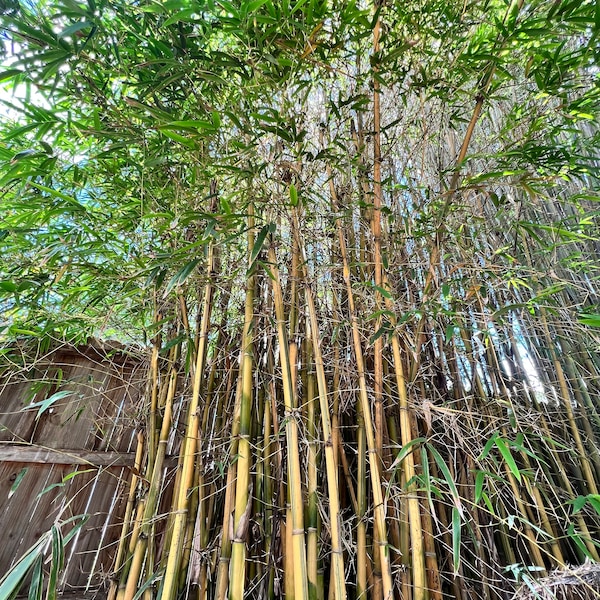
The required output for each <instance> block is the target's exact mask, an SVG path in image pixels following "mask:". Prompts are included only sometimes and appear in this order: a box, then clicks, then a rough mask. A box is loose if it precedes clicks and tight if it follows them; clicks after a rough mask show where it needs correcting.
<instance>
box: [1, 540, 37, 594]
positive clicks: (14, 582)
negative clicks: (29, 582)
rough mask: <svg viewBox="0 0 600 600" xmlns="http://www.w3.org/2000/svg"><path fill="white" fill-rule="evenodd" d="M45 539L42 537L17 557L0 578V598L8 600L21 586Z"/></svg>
mask: <svg viewBox="0 0 600 600" xmlns="http://www.w3.org/2000/svg"><path fill="white" fill-rule="evenodd" d="M45 542H46V540H45V539H44V538H43V539H42V540H40V541H39V542H38V543H37V544H35V546H33V547H32V548H31V549H30V550H28V551H27V553H26V554H25V555H24V556H23V557H22V558H21V559H19V561H18V562H17V563H16V565H15V566H14V567H11V569H10V570H9V571H8V573H6V574H5V575H4V577H2V579H1V580H0V600H10V599H11V598H13V597H14V596H15V595H16V594H17V592H18V591H19V590H20V588H21V584H22V582H23V580H24V579H25V577H27V575H28V573H29V571H30V570H31V569H32V568H33V567H34V565H35V564H36V561H37V560H39V556H40V555H41V553H42V549H43V547H44V544H45Z"/></svg>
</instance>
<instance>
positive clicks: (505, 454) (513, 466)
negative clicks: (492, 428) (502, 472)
mask: <svg viewBox="0 0 600 600" xmlns="http://www.w3.org/2000/svg"><path fill="white" fill-rule="evenodd" d="M496 447H497V448H498V450H499V451H500V454H501V455H502V458H504V460H505V462H506V464H507V465H508V468H509V469H510V471H511V473H512V474H513V475H514V476H515V477H516V479H517V481H518V482H519V483H521V471H520V470H519V467H518V466H517V463H516V462H515V459H514V457H513V455H512V453H511V451H510V448H509V447H508V445H507V443H506V441H505V440H504V439H503V438H501V437H500V436H498V437H496Z"/></svg>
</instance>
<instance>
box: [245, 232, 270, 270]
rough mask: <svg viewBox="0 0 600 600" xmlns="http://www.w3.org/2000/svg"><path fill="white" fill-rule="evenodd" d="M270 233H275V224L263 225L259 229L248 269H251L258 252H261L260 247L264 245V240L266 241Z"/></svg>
mask: <svg viewBox="0 0 600 600" xmlns="http://www.w3.org/2000/svg"><path fill="white" fill-rule="evenodd" d="M272 233H275V224H274V223H270V224H268V225H264V226H263V227H261V229H260V231H259V232H258V235H257V236H256V239H255V240H254V246H253V248H252V254H251V255H250V268H252V266H253V265H254V263H255V262H256V258H257V257H258V255H259V254H260V251H261V250H262V247H263V245H264V243H265V240H266V239H267V236H268V235H269V234H272Z"/></svg>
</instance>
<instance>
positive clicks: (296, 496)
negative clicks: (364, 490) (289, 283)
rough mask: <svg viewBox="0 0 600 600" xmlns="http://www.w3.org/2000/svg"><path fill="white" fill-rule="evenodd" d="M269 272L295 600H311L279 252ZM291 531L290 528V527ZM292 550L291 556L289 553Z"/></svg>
mask: <svg viewBox="0 0 600 600" xmlns="http://www.w3.org/2000/svg"><path fill="white" fill-rule="evenodd" d="M269 262H270V265H269V269H270V274H271V277H272V279H271V284H272V288H273V300H274V305H275V314H276V319H277V335H278V340H279V355H280V359H279V362H280V365H281V370H282V377H283V397H284V404H285V410H286V427H285V430H286V439H287V448H288V477H289V480H288V488H289V494H290V504H291V508H290V511H291V514H290V520H291V532H290V533H289V534H288V535H290V534H291V539H292V542H291V543H292V548H291V550H292V552H291V553H290V554H291V555H292V557H293V565H294V598H295V599H296V600H308V575H307V567H306V543H305V542H306V540H305V535H304V506H303V501H302V478H301V472H300V452H299V445H298V422H297V419H298V409H297V406H296V401H295V395H296V391H295V388H294V386H293V381H292V367H291V362H290V355H289V344H288V338H287V332H286V321H285V315H284V303H283V294H282V291H281V282H280V279H279V270H278V269H277V258H276V256H275V248H274V247H273V244H271V246H270V248H269ZM288 528H289V525H288ZM289 550H290V548H288V550H287V552H289Z"/></svg>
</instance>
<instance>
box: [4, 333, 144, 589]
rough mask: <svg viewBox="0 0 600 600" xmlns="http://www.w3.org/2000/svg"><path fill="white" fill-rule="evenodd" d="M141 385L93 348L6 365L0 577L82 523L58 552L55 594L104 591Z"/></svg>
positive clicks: (129, 361) (128, 365)
mask: <svg viewBox="0 0 600 600" xmlns="http://www.w3.org/2000/svg"><path fill="white" fill-rule="evenodd" d="M19 363H20V364H19ZM144 386H145V363H144V361H141V360H139V359H137V358H134V357H131V356H129V355H128V354H126V353H125V352H123V351H120V350H114V349H112V350H111V349H106V348H103V347H102V346H101V345H99V344H95V345H89V346H85V347H79V348H74V347H71V346H63V347H61V348H59V349H56V350H54V351H52V352H51V353H48V354H47V355H45V356H38V357H36V358H35V359H32V358H31V357H30V356H29V357H27V358H26V359H24V360H22V361H19V360H17V361H15V363H14V364H12V365H11V364H10V362H9V363H8V365H5V367H4V369H3V372H2V375H1V377H0V531H1V532H2V543H1V544H0V576H1V575H3V574H4V573H6V571H7V570H8V569H9V568H10V567H11V565H12V564H14V562H15V561H16V560H18V559H19V557H21V556H22V555H23V554H24V553H25V552H26V550H27V549H28V548H29V547H31V546H32V545H33V544H34V543H35V542H36V541H37V540H38V539H39V538H40V537H41V536H42V535H43V534H44V533H46V532H47V531H48V530H49V529H50V528H51V526H52V524H53V523H54V522H55V521H59V522H64V521H65V520H67V519H69V518H70V517H75V516H76V515H87V521H86V522H85V524H84V526H83V527H82V528H81V529H79V531H78V532H77V534H76V535H75V537H74V538H73V539H72V541H71V542H70V543H69V544H68V546H67V547H66V553H65V570H64V573H63V576H62V580H61V582H60V590H61V591H62V592H65V593H66V592H69V591H78V590H80V591H82V592H83V591H84V590H88V591H89V590H103V589H105V588H106V585H107V583H108V577H109V574H110V570H111V567H112V562H113V559H114V553H115V550H116V542H117V540H118V538H119V535H120V531H121V520H122V517H123V513H124V510H125V501H126V495H127V491H128V483H129V481H130V479H131V468H132V467H133V463H134V452H135V444H136V429H138V428H139V427H142V426H143V423H144V419H143V406H142V399H143V398H142V397H143V392H144ZM32 405H33V406H32ZM66 529H67V531H68V527H67V528H66Z"/></svg>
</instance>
